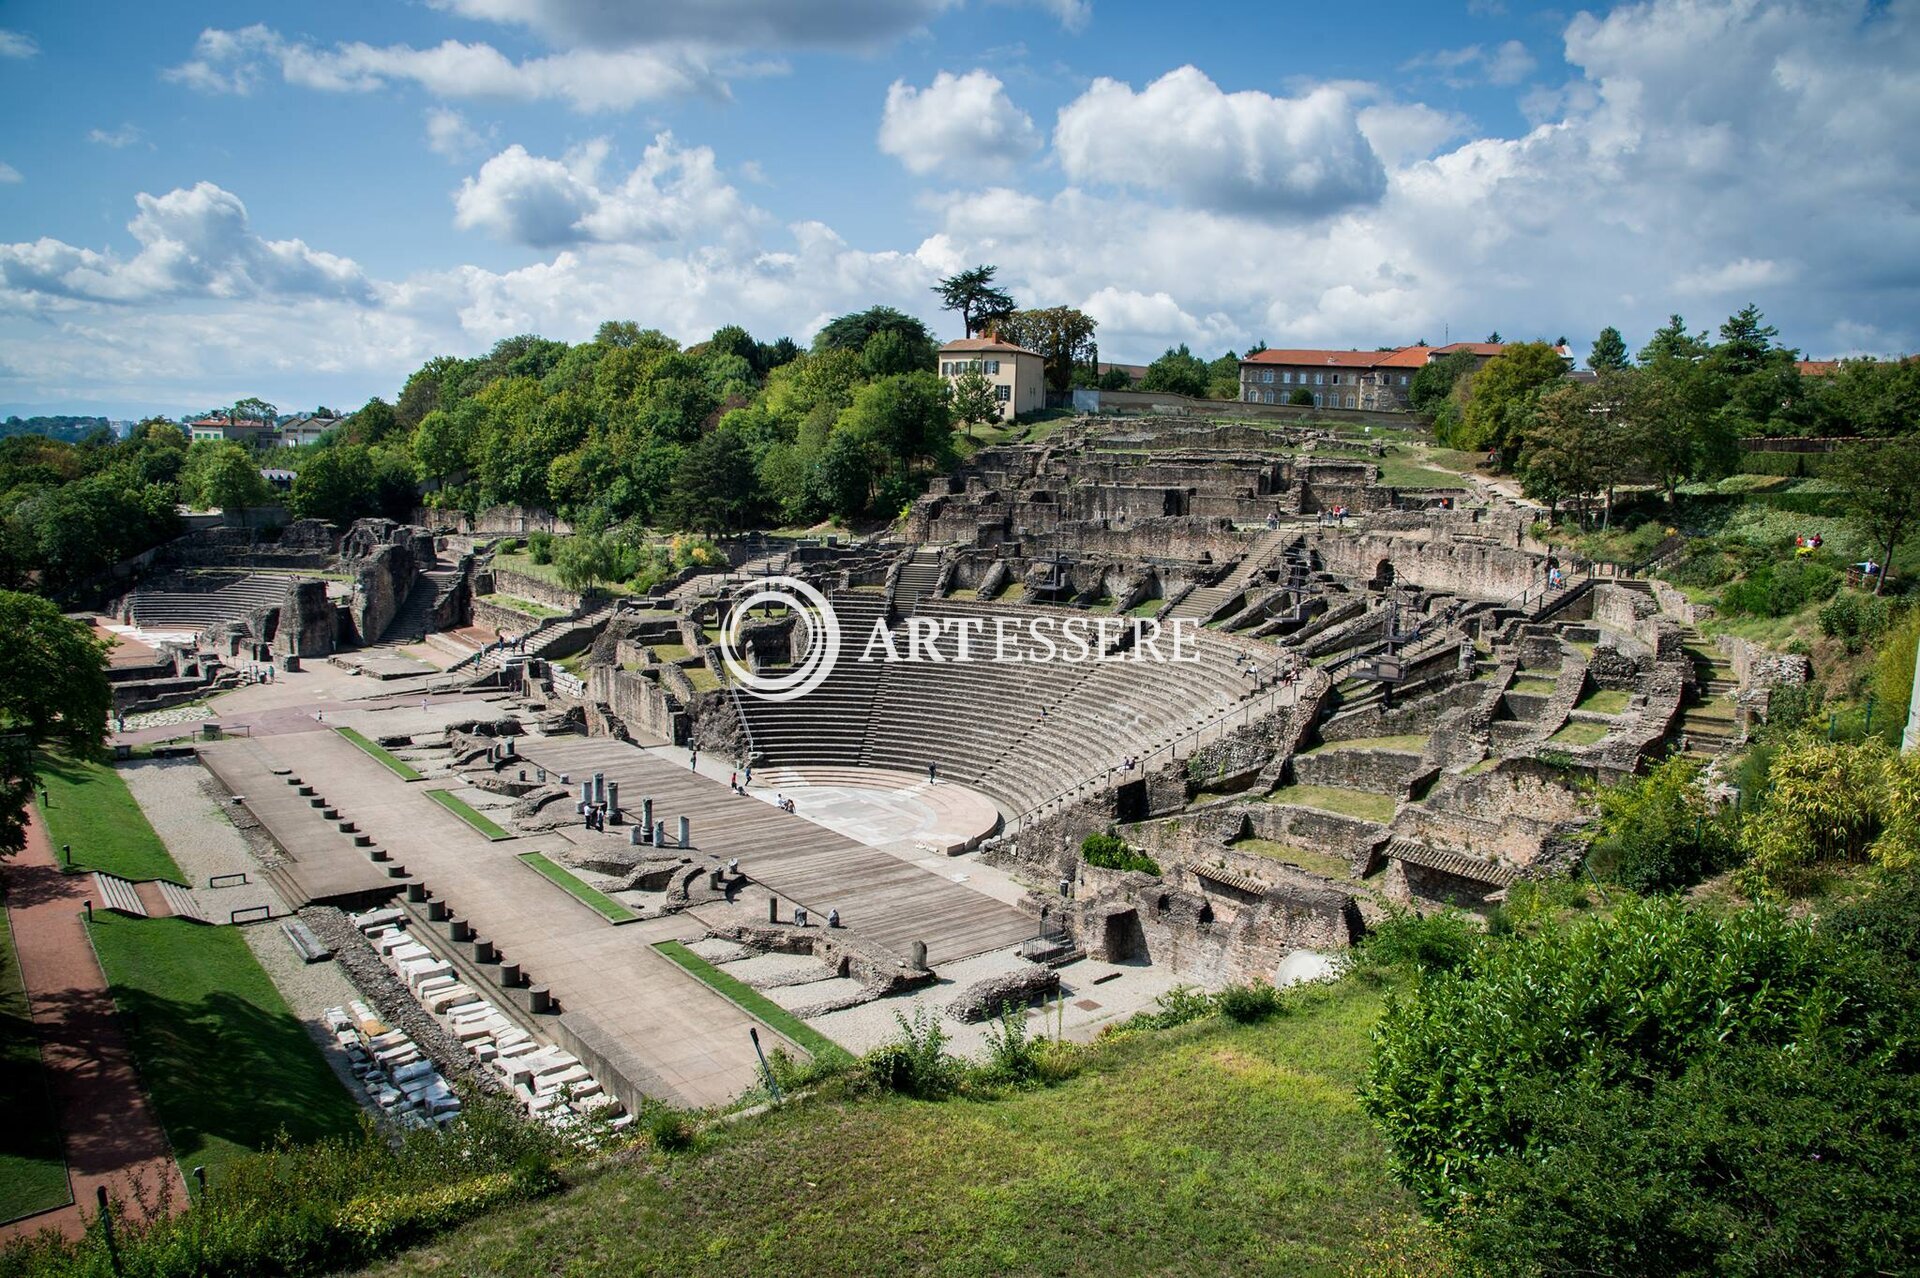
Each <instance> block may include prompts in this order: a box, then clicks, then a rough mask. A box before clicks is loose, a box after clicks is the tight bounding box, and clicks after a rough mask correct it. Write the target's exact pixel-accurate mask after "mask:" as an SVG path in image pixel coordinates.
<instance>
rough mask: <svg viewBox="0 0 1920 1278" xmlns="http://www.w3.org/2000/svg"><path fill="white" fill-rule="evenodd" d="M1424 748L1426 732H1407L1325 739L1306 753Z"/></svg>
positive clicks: (1414, 750)
mask: <svg viewBox="0 0 1920 1278" xmlns="http://www.w3.org/2000/svg"><path fill="white" fill-rule="evenodd" d="M1426 748H1427V734H1426V733H1424V732H1408V733H1403V734H1401V735H1400V736H1397V737H1353V738H1351V739H1350V740H1346V741H1327V742H1323V743H1322V744H1320V745H1317V746H1315V747H1314V748H1313V749H1312V750H1309V751H1307V752H1306V753H1308V754H1316V753H1317V754H1332V753H1334V752H1335V751H1337V750H1400V751H1405V752H1407V753H1411V754H1419V753H1420V752H1421V751H1423V750H1425V749H1426Z"/></svg>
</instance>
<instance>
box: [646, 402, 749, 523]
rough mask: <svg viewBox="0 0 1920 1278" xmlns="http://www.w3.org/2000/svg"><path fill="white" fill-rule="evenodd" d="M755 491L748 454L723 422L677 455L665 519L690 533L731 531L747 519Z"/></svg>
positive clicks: (734, 430) (738, 436)
mask: <svg viewBox="0 0 1920 1278" xmlns="http://www.w3.org/2000/svg"><path fill="white" fill-rule="evenodd" d="M757 495H758V488H757V483H756V477H755V474H754V467H753V454H752V453H751V452H749V451H748V449H747V445H746V441H745V440H744V439H742V438H741V436H740V432H739V431H738V430H736V429H734V428H733V427H731V426H725V425H723V426H720V427H718V428H716V429H714V430H711V431H708V432H707V433H706V435H704V436H702V437H701V439H700V442H699V443H697V444H695V445H694V446H693V447H691V448H689V449H687V451H686V453H685V454H684V455H683V456H682V457H681V459H680V466H679V468H678V469H677V470H676V471H675V472H674V476H673V492H672V493H671V494H670V495H669V496H668V498H667V503H666V519H667V522H668V524H670V525H671V526H672V527H675V528H684V529H690V530H692V531H695V532H732V531H733V530H735V529H738V528H743V527H745V526H746V525H747V524H748V523H749V522H750V520H751V518H752V515H753V510H754V506H755V503H756V498H757Z"/></svg>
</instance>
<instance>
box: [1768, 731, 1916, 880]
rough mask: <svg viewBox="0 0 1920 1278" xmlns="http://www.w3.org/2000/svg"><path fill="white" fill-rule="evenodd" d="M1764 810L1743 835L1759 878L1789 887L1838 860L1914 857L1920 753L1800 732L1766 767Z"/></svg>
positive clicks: (1881, 861) (1885, 862)
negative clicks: (1897, 752) (1831, 739)
mask: <svg viewBox="0 0 1920 1278" xmlns="http://www.w3.org/2000/svg"><path fill="white" fill-rule="evenodd" d="M1766 786H1767V795H1766V816H1765V819H1763V820H1754V821H1749V822H1747V824H1746V826H1745V829H1744V831H1743V843H1744V844H1745V847H1746V849H1747V851H1748V853H1749V854H1750V855H1751V856H1752V858H1753V864H1752V871H1753V875H1754V878H1755V879H1756V880H1757V882H1758V883H1759V884H1762V885H1765V886H1769V887H1775V888H1787V889H1791V888H1794V887H1797V886H1800V885H1803V884H1804V883H1805V882H1806V881H1807V880H1808V879H1809V877H1810V876H1811V875H1812V874H1813V873H1814V872H1816V871H1818V870H1820V869H1822V868H1825V867H1828V866H1833V865H1845V864H1859V863H1864V862H1868V861H1871V862H1873V863H1875V864H1878V865H1881V866H1886V867H1900V866H1904V865H1908V864H1911V863H1912V862H1913V861H1914V860H1915V858H1916V856H1917V855H1920V757H1916V756H1913V755H1899V754H1895V753H1893V751H1891V750H1890V749H1889V748H1888V747H1887V744H1886V742H1885V741H1883V740H1881V739H1880V738H1878V737H1871V738H1868V739H1867V740H1865V741H1861V742H1858V743H1852V742H1845V741H1826V740H1822V739H1821V738H1819V737H1817V736H1811V735H1802V736H1800V737H1798V738H1796V739H1795V740H1793V741H1792V742H1791V743H1789V744H1787V745H1785V746H1782V747H1781V748H1780V749H1779V750H1778V752H1777V753H1775V754H1774V756H1773V759H1772V762H1771V765H1770V766H1769V767H1768V769H1767V779H1766Z"/></svg>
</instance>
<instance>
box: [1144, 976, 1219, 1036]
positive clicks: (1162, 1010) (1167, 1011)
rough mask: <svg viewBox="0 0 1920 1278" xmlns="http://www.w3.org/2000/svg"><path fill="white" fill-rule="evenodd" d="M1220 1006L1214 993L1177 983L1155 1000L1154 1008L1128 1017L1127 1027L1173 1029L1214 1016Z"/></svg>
mask: <svg viewBox="0 0 1920 1278" xmlns="http://www.w3.org/2000/svg"><path fill="white" fill-rule="evenodd" d="M1217 1010H1219V1009H1218V1007H1217V1006H1216V1004H1215V1002H1214V998H1213V995H1211V994H1208V993H1207V992H1206V991H1205V990H1198V989H1195V988H1194V987H1193V986H1191V985H1176V986H1174V987H1173V988H1172V989H1170V990H1168V991H1167V992H1166V993H1165V994H1162V995H1161V996H1160V997H1159V998H1158V999H1156V1000H1155V1001H1154V1010H1152V1011H1150V1012H1140V1013H1137V1014H1136V1015H1134V1016H1133V1017H1131V1018H1130V1019H1128V1021H1127V1022H1126V1025H1125V1028H1127V1029H1172V1028H1174V1027H1175V1026H1177V1025H1186V1024H1188V1023H1190V1022H1192V1021H1197V1020H1201V1019H1204V1018H1205V1017H1208V1016H1212V1015H1213V1014H1214V1012H1216V1011H1217Z"/></svg>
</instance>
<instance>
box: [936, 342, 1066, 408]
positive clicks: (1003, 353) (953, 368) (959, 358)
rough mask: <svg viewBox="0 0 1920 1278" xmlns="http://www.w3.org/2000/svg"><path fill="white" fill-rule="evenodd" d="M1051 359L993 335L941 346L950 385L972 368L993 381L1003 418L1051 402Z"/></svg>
mask: <svg viewBox="0 0 1920 1278" xmlns="http://www.w3.org/2000/svg"><path fill="white" fill-rule="evenodd" d="M1046 365H1047V362H1046V360H1045V359H1043V358H1042V357H1041V356H1040V354H1039V353H1038V352H1037V351H1030V350H1028V349H1027V348H1026V347H1024V346H1015V345H1014V344H1013V343H1012V342H1002V341H997V340H996V339H994V338H991V337H967V338H962V339H961V340H960V341H957V342H948V343H947V344H946V345H945V346H942V347H941V348H940V376H942V377H944V378H946V379H947V382H948V384H949V385H951V384H952V383H953V382H955V381H957V380H958V379H959V377H960V375H961V374H962V373H965V372H966V371H967V370H968V369H972V370H974V371H975V372H978V373H980V374H981V375H982V376H984V377H985V378H986V379H987V381H989V382H991V383H992V384H993V397H994V399H995V400H997V401H998V402H999V405H1000V418H1001V420H1002V421H1011V420H1013V418H1014V417H1016V416H1018V415H1019V414H1021V413H1035V412H1039V411H1040V410H1041V409H1042V408H1045V407H1046V405H1047V366H1046Z"/></svg>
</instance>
